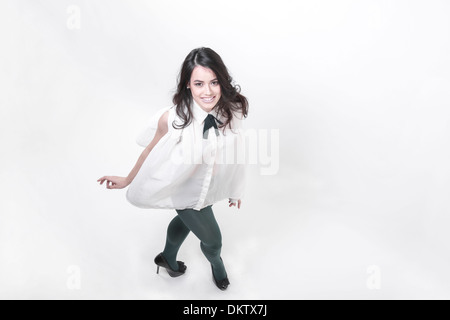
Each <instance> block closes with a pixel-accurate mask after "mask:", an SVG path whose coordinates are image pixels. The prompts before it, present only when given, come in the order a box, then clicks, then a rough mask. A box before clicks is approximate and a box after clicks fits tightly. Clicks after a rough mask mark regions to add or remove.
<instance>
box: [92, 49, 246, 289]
mask: <svg viewBox="0 0 450 320" xmlns="http://www.w3.org/2000/svg"><path fill="white" fill-rule="evenodd" d="M232 82H233V80H232V78H231V77H230V75H229V73H228V70H227V68H226V66H225V64H224V63H223V61H222V59H221V57H220V56H219V55H218V54H217V53H216V52H214V51H213V50H212V49H209V48H198V49H195V50H193V51H192V52H191V53H189V55H188V56H187V57H186V59H185V61H184V63H183V65H182V68H181V72H180V75H179V79H178V86H177V92H176V94H175V95H174V97H173V103H174V106H171V107H169V108H164V109H161V110H159V111H158V112H157V113H156V114H155V116H154V117H153V118H152V119H153V120H152V123H151V125H150V126H149V129H148V130H146V131H144V133H143V135H141V137H140V138H139V139H138V141H139V143H140V144H141V145H142V146H144V147H145V149H144V151H143V152H142V154H141V156H140V157H139V159H138V161H137V163H136V165H135V166H134V168H133V169H132V170H131V172H130V173H129V175H128V176H127V177H117V176H104V177H102V178H100V179H98V181H99V182H100V184H103V183H104V182H105V181H106V186H107V188H108V189H122V188H125V187H127V186H129V188H128V191H127V199H128V201H129V202H130V203H132V204H133V205H135V206H138V207H140V208H147V209H148V208H157V209H175V211H176V213H177V215H176V216H175V218H174V219H173V220H172V221H171V222H170V224H169V227H168V229H167V238H166V245H165V248H164V250H163V251H162V252H161V253H160V254H158V255H157V256H156V258H155V264H156V265H157V272H159V268H160V267H163V268H165V269H166V270H167V272H168V273H169V275H170V276H171V277H178V276H181V275H183V274H184V273H185V271H186V269H187V267H186V265H185V264H184V262H182V261H177V259H176V258H177V254H178V251H179V249H180V247H181V245H182V244H183V242H184V240H185V239H186V237H187V236H188V234H189V233H190V232H191V231H192V233H194V234H195V235H196V236H197V237H198V238H199V240H200V245H201V249H202V251H203V253H204V255H205V257H206V258H207V259H208V261H209V262H210V264H211V270H212V276H213V280H214V283H215V284H216V286H217V287H218V288H219V289H221V290H225V289H227V287H228V285H229V280H228V275H227V272H226V270H225V265H224V263H223V260H222V258H221V248H222V235H221V231H220V228H219V225H218V224H217V221H216V219H215V217H214V213H213V210H212V206H213V204H214V203H216V202H218V201H221V200H223V199H226V198H228V199H229V207H233V206H236V205H237V207H238V209H240V207H241V201H242V197H243V195H244V189H245V177H246V165H245V164H238V163H231V164H230V163H226V164H223V163H221V162H220V161H218V160H219V159H221V157H222V155H223V154H224V153H225V152H224V150H223V149H225V148H226V147H227V146H230V145H232V146H234V145H235V144H237V145H239V142H242V141H243V136H242V135H243V133H242V130H240V129H242V123H243V120H244V119H245V118H246V117H247V114H248V102H247V99H246V98H245V97H244V96H243V95H241V94H240V92H239V91H240V88H239V87H238V86H234V85H233V83H232ZM219 128H220V129H222V130H219ZM211 129H214V133H215V134H214V133H213V134H208V133H209V132H210V131H211ZM228 129H229V130H228ZM235 129H237V130H235ZM181 141H183V143H180V142H181ZM186 141H187V143H186ZM193 151H195V152H193ZM186 154H189V155H190V154H194V155H196V156H195V158H194V159H192V158H190V161H188V162H186V161H174V160H179V159H184V160H186V157H185V155H186ZM205 155H207V156H208V157H209V158H212V159H213V160H214V161H207V162H205V161H203V160H204V158H205Z"/></svg>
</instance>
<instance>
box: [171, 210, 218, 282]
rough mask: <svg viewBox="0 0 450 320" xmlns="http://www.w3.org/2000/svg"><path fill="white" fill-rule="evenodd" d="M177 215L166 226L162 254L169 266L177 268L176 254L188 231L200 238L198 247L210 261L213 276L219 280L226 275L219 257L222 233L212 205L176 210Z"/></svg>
mask: <svg viewBox="0 0 450 320" xmlns="http://www.w3.org/2000/svg"><path fill="white" fill-rule="evenodd" d="M176 211H177V213H178V215H177V216H176V217H175V218H174V219H173V220H172V221H171V222H170V224H169V227H168V228H167V239H166V246H165V248H164V251H163V256H164V257H165V258H166V260H167V262H168V263H169V265H170V267H171V268H172V269H174V270H178V264H177V262H176V261H177V254H178V250H179V249H180V247H181V245H182V244H183V241H184V240H185V239H186V237H187V236H188V234H189V232H191V231H192V232H193V233H194V234H195V235H196V236H197V238H199V239H200V247H201V249H202V251H203V254H204V255H205V256H206V259H208V261H209V262H210V263H211V265H212V267H213V270H214V277H215V278H216V279H217V280H218V281H220V280H223V279H225V278H226V277H227V273H226V271H225V266H224V265H223V261H222V259H221V258H220V251H221V249H222V234H221V233H220V228H219V225H218V224H217V221H216V218H215V217H214V213H213V211H212V205H210V206H208V207H205V208H203V209H201V210H200V211H197V210H194V209H184V210H176Z"/></svg>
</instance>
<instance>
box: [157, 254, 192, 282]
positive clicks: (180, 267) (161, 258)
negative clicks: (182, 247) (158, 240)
mask: <svg viewBox="0 0 450 320" xmlns="http://www.w3.org/2000/svg"><path fill="white" fill-rule="evenodd" d="M155 263H156V265H157V266H158V269H157V271H156V273H157V274H159V267H163V268H165V269H166V270H167V273H168V274H169V276H171V277H172V278H175V277H179V276H182V275H183V274H184V273H185V272H186V269H187V267H186V266H185V265H184V262H183V261H177V263H178V270H173V269H172V268H171V267H170V265H169V263H168V262H167V260H166V258H164V256H163V255H162V253H160V254H158V255H157V256H156V258H155Z"/></svg>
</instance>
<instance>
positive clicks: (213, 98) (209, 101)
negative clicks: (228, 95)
mask: <svg viewBox="0 0 450 320" xmlns="http://www.w3.org/2000/svg"><path fill="white" fill-rule="evenodd" d="M215 99H216V97H215V96H214V97H211V98H201V100H202V101H203V102H204V103H211V102H213V101H214V100H215Z"/></svg>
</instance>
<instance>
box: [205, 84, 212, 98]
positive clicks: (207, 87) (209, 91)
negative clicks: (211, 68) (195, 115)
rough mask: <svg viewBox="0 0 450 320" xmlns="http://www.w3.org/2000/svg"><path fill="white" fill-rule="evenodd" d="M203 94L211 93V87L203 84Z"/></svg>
mask: <svg viewBox="0 0 450 320" xmlns="http://www.w3.org/2000/svg"><path fill="white" fill-rule="evenodd" d="M205 94H207V95H210V94H211V87H210V86H209V84H208V85H206V86H205Z"/></svg>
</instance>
